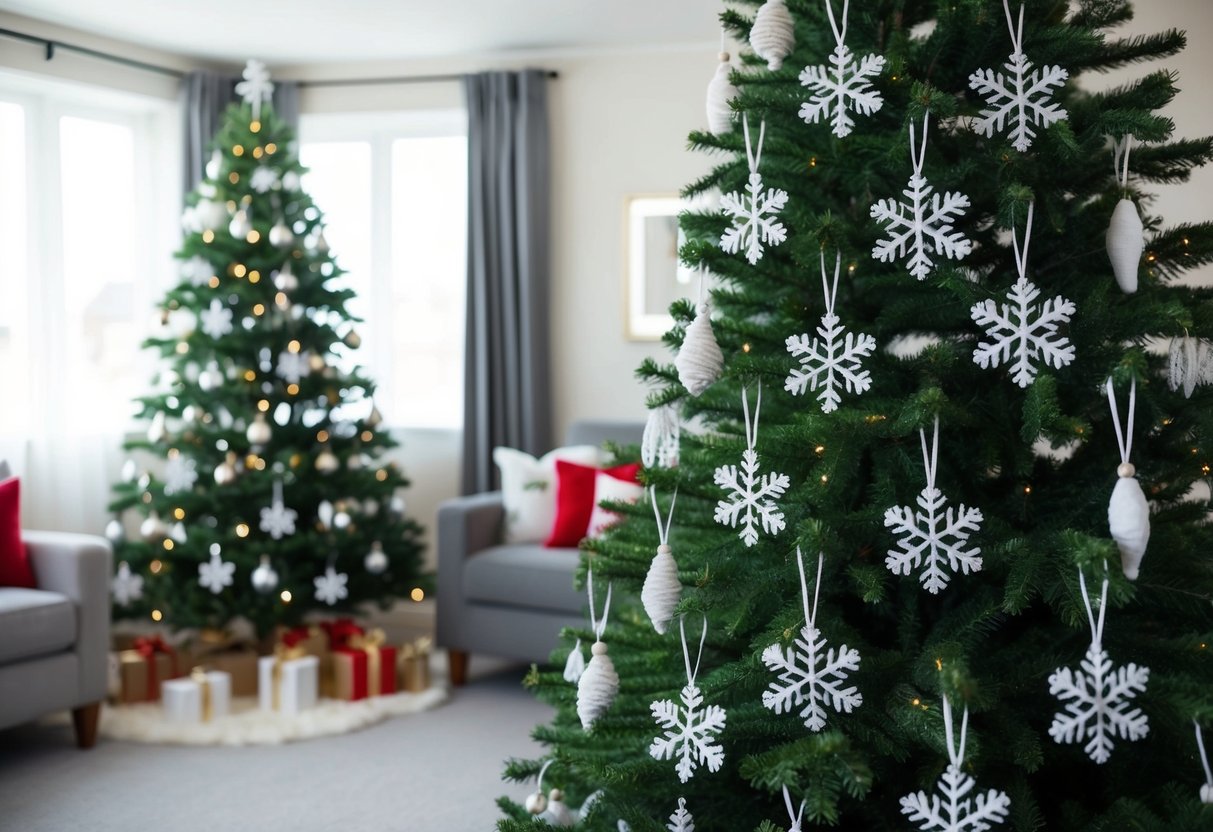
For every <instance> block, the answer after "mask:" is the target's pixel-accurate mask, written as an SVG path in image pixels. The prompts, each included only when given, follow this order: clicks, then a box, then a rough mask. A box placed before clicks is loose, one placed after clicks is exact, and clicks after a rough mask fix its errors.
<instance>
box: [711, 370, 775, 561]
mask: <svg viewBox="0 0 1213 832" xmlns="http://www.w3.org/2000/svg"><path fill="white" fill-rule="evenodd" d="M741 406H742V412H743V413H744V415H745V432H746V449H745V451H743V452H742V455H741V466H740V467H738V466H736V465H721V466H720V467H719V468H717V469H716V471H715V472H714V474H713V477H712V479H713V480H714V481H715V483H716V484H717V485H719V486H720V487H721V488H724V489H726V490H727V491H729V492H730V493H729V495H728V497H727V498H726V499H723V500H720V501H718V502H717V503H716V512H715V519H716V522H717V523H721V524H723V525H725V526H729V527H730V528H737V526H738V524H740V526H741V531H740V532H739V533H738V535H737V536H738V537H740V538H741V541H742V542H743V543H745V545H746V547H747V548H749V547H750V546H753V545H754V544H755V543H757V542H758V528H759V526H761V527H762V530H763V531H764V532H766V533H767V534H769V535H776V534H778V533H779V532H781V531H783V529H784V526H785V523H784V519H783V512H782V511H781V510H780V509H779V506H778V504H777V503H776V502H775V500H776V499H777V498H779V497H782V496H783V494H784V492H785V491H787V490H788V486H790V485H791V480H790V479H789V478H788V476H787V474H776V473H767V474H761V475H760V474H759V473H758V472H759V462H758V452H757V451H756V450H755V449H754V448H755V445H756V443H757V441H758V412H759V410H760V409H761V408H762V387H761V386H760V387H759V388H758V400H757V402H756V403H755V405H754V419H753V421H752V422H751V420H750V403H749V398H748V396H747V394H746V390H745V389H744V388H742V391H741Z"/></svg>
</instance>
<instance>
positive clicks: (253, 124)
mask: <svg viewBox="0 0 1213 832" xmlns="http://www.w3.org/2000/svg"><path fill="white" fill-rule="evenodd" d="M248 129H249V132H250V133H260V132H261V122H260V121H250V122H249V125H248ZM289 594H290V593H289V592H288V593H287V595H289Z"/></svg>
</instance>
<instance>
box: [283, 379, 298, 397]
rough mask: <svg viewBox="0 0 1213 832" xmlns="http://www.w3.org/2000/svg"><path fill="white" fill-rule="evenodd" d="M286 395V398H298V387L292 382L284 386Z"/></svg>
mask: <svg viewBox="0 0 1213 832" xmlns="http://www.w3.org/2000/svg"><path fill="white" fill-rule="evenodd" d="M286 394H287V395H288V396H298V395H299V385H298V384H295V383H294V382H291V383H290V384H288V385H287V386H286Z"/></svg>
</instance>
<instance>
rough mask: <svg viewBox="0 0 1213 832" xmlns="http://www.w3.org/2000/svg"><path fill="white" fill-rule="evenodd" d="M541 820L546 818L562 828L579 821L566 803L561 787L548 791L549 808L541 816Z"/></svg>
mask: <svg viewBox="0 0 1213 832" xmlns="http://www.w3.org/2000/svg"><path fill="white" fill-rule="evenodd" d="M539 820H545V821H547V822H548V823H549V824H550V825H552V826H556V827H559V828H561V829H569V828H571V827H572V826H573V824H574V823H576V822H577V819H576V818H575V817H573V813H572V812H571V811H569V807H568V806H565V805H564V792H562V791H561V790H560V789H552V790H551V791H550V792H548V808H547V810H546V811H544V812H543V814H541V815H540V816H539Z"/></svg>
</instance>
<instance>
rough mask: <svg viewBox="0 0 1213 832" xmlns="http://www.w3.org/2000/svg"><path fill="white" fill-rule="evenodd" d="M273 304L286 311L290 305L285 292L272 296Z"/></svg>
mask: <svg viewBox="0 0 1213 832" xmlns="http://www.w3.org/2000/svg"><path fill="white" fill-rule="evenodd" d="M274 303H275V304H277V306H278V307H279V308H280V309H286V307H287V306H289V305H290V303H291V300H290V298H288V297H287V296H286V292H279V293H278V294H276V295H274Z"/></svg>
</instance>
